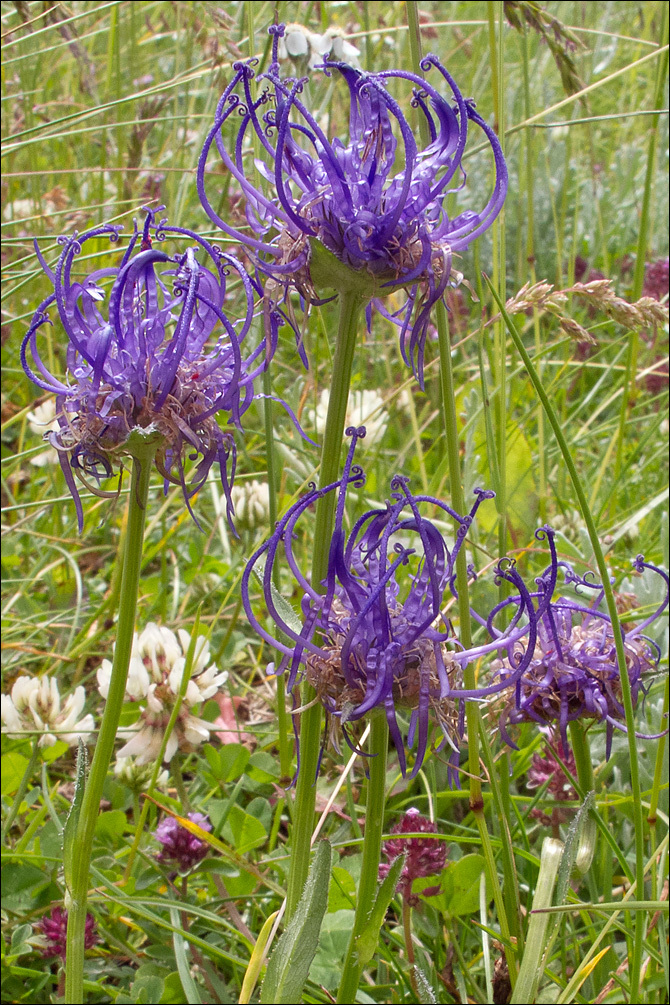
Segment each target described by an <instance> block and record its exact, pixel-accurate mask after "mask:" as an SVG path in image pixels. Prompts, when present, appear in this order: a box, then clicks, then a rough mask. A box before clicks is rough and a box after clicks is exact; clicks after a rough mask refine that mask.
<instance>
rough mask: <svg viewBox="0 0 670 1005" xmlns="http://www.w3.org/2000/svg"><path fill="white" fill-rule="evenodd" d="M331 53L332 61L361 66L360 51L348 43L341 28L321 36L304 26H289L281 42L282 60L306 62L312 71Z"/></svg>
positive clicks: (333, 28) (330, 29) (280, 54)
mask: <svg viewBox="0 0 670 1005" xmlns="http://www.w3.org/2000/svg"><path fill="white" fill-rule="evenodd" d="M329 53H330V56H331V58H332V59H335V60H344V61H345V62H347V63H350V64H351V65H352V66H360V63H359V62H358V57H359V56H360V54H361V53H360V50H359V49H357V48H356V46H355V45H352V44H351V42H347V40H346V37H345V35H344V32H343V31H342V29H341V28H336V27H331V28H328V29H327V30H326V31H325V32H324V34H323V35H319V34H318V33H317V32H315V31H310V30H309V28H305V26H304V25H302V24H287V25H286V30H285V32H284V36H283V38H280V40H279V51H278V54H279V58H280V59H287V58H289V59H293V60H295V61H296V62H299V63H304V62H305V60H306V61H307V65H308V67H309V69H310V70H313V69H314V67H315V66H317V65H318V64H319V63H321V62H323V60H324V58H325V57H326V56H327V55H328V54H329Z"/></svg>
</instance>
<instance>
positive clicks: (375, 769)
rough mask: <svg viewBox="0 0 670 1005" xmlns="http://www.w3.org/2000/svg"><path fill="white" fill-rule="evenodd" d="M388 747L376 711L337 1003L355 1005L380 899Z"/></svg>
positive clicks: (383, 719)
mask: <svg viewBox="0 0 670 1005" xmlns="http://www.w3.org/2000/svg"><path fill="white" fill-rule="evenodd" d="M388 743H389V729H388V723H387V721H386V715H385V713H384V712H383V711H377V712H375V713H373V714H372V715H371V717H370V743H369V747H368V751H369V753H370V757H369V759H368V765H369V770H370V780H369V782H368V787H367V788H368V791H367V801H366V804H365V836H364V838H363V863H362V865H361V880H360V883H359V886H358V896H357V897H356V914H355V915H354V927H353V929H352V932H351V938H350V940H349V947H348V949H347V955H346V957H345V960H344V968H343V971H342V982H341V984H340V987H339V990H338V992H337V1001H338V1002H353V1001H356V992H357V990H358V982H359V980H360V976H361V970H362V967H361V966H360V964H359V963H358V952H357V947H356V943H357V941H358V938H359V937H360V935H361V934H362V932H363V931H364V929H365V925H366V922H367V920H368V917H369V914H370V911H371V910H372V908H373V906H374V903H375V900H376V898H377V886H378V881H377V877H378V874H379V858H380V855H381V848H382V833H383V831H384V805H385V802H386V757H387V751H388Z"/></svg>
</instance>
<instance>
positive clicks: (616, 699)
mask: <svg viewBox="0 0 670 1005" xmlns="http://www.w3.org/2000/svg"><path fill="white" fill-rule="evenodd" d="M537 533H538V536H546V537H547V539H548V540H549V542H550V545H551V551H552V564H551V566H549V567H548V568H547V569H546V570H545V572H544V573H543V574H542V575H541V576H540V577H538V579H537V580H536V582H537V586H538V590H537V592H535V593H533V595H532V596H533V598H534V600H535V602H536V603H537V605H538V606H537V610H536V618H535V622H536V639H535V644H534V652H533V654H532V658H531V659H530V662H529V663H528V664H527V666H526V668H525V670H524V672H523V673H522V674H521V675H519V674H518V671H517V670H516V669H515V670H514V671H513V672H512V673H510V670H511V667H510V663H509V656H508V657H507V658H506V659H505V660H503V662H502V665H501V666H499V667H498V672H499V673H500V675H501V678H502V679H503V680H504V679H506V678H507V679H510V677H511V676H514V679H515V685H516V687H515V697H514V700H513V701H512V702H511V703H510V707H509V708H508V709H507V712H506V714H504V715H503V717H502V718H501V720H500V728H501V732H502V735H503V736H504V737H505V739H506V741H507V742H508V743H510V745H512V746H514V744H513V742H512V740H511V739H510V737H509V735H508V733H507V731H506V728H505V727H506V721H507V722H510V723H519V722H524V721H525V722H539V723H541V724H543V725H544V724H546V723H555V724H556V725H557V727H558V731H559V735H560V738H561V742H562V744H563V748H564V749H565V750H567V749H568V747H569V744H568V736H567V726H568V723H569V722H574V721H575V720H577V719H593V720H596V721H598V722H604V723H606V727H607V756H608V757H609V752H610V748H611V743H612V735H613V731H614V729H619V730H621V731H623V732H625V731H626V727H625V725H624V718H625V716H624V708H623V703H622V696H621V680H620V674H619V666H618V662H617V654H616V647H615V643H614V634H613V631H612V624H611V621H610V618H609V616H608V615H607V614H605V613H604V612H603V611H601V610H600V605H601V603H602V600H603V596H604V591H603V589H602V586H601V585H600V584H598V583H595V582H593V581H591V580H590V579H581V578H580V577H579V576H578V575H577V574H576V573H575V572H574V571H573V570H572V568H571V567H570V565H568V563H567V562H558V561H557V558H556V552H555V550H554V547H553V537H554V532H553V531H552V530H551V528H548V527H544V528H542V529H541V530H540V531H538V532H537ZM559 566H562V567H563V568H564V569H565V573H566V576H565V579H566V582H567V583H572V584H574V585H575V586H576V589H577V591H580V590H582V589H588V590H591V591H593V593H594V596H593V599H592V601H591V603H590V604H587V603H580V602H579V601H578V600H575V599H572V598H569V597H559V598H558V599H556V600H553V599H552V596H553V593H554V589H555V586H556V580H557V574H558V567H559ZM634 567H635V569H636V571H637V572H642V571H643V569H652V570H653V571H654V572H657V573H658V574H659V575H660V576H661V577H662V578H663V579H664V580H665V583H666V595H665V599H664V600H663V602H662V604H661V605H660V607H659V608H658V610H656V611H655V612H654V613H653V614H652V615H650V616H649V617H648V618H646V619H645V620H644V621H642V622H641V623H640V624H637V625H635V626H634V627H632V628H629V629H628V630H626V631H624V630H623V628H622V634H623V645H624V652H625V656H626V666H627V669H628V676H629V679H630V686H631V693H632V698H633V704H636V703H637V699H638V696H639V694H640V691H641V690H643V689H644V684H643V677H644V675H645V674H647V673H649V672H650V671H651V670H653V669H654V667H655V666H656V665H657V664H658V661H659V657H660V653H659V651H658V647H657V646H656V644H655V643H654V642H652V641H651V640H650V639H648V638H646V637H645V636H644V635H643V634H642V633H643V630H644V629H645V628H646V627H647V626H648V625H650V624H651V623H652V622H653V621H655V620H656V619H657V618H658V617H659V616H660V614H661V613H662V612H663V611H664V610H665V608H666V607H667V606H668V592H667V586H668V576H667V574H666V573H665V572H663V571H662V570H661V569H658V568H657V567H656V566H654V565H649V564H648V563H647V562H645V561H644V558H643V556H642V555H638V556H637V558H636V560H635V563H634ZM515 602H516V601H515V599H511V600H509V601H505V602H504V603H503V604H502V605H499V608H500V607H502V606H509V605H510V604H512V605H513V604H514V603H515ZM524 655H525V658H527V656H528V653H527V652H526V653H525V654H524ZM639 735H641V736H644V735H645V734H639Z"/></svg>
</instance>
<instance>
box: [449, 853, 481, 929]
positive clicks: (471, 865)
mask: <svg viewBox="0 0 670 1005" xmlns="http://www.w3.org/2000/svg"><path fill="white" fill-rule="evenodd" d="M485 867H486V862H485V860H484V856H483V855H464V856H463V858H459V859H458V861H457V862H453V863H452V864H451V865H450V866H449V867H448V868H447V869H446V870H445V872H444V875H443V877H442V884H441V885H442V893H443V896H444V909H445V911H446V913H447V914H450V915H453V916H454V917H460V916H461V915H464V914H476V913H477V912H478V911H479V877H480V876H481V874H482V873H483V872H484V869H485Z"/></svg>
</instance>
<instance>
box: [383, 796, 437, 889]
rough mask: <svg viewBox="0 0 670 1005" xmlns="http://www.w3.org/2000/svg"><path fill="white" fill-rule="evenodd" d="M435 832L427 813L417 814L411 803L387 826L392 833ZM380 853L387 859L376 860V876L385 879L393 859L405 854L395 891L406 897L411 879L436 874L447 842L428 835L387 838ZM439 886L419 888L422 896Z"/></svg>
mask: <svg viewBox="0 0 670 1005" xmlns="http://www.w3.org/2000/svg"><path fill="white" fill-rule="evenodd" d="M417 831H418V832H420V833H421V834H437V827H436V826H435V824H434V823H432V821H430V820H428V818H427V817H424V816H421V814H420V813H419V811H418V810H417V809H415V808H414V807H411V808H410V809H409V810H407V812H406V813H405V815H404V816H403V818H402V820H400V822H399V823H397V824H396V825H395V827H393V828H392V829H391V833H392V834H413V833H415V832H417ZM382 854H383V855H385V856H386V858H387V859H388V862H380V864H379V878H380V880H381V879H385V878H386V876H388V874H389V870H390V868H391V865H392V864H393V862H394V861H395V860H396V859H397V858H398V857H399V856H400V855H402V854H406V856H407V857H406V859H405V864H404V866H403V869H402V872H401V873H400V880H399V882H398V891H399V892H400V893H402V896H403V898H404V899H405V900H409V899H410V897H411V895H412V883H413V882H414V880H415V879H418V878H419V877H423V876H436V875H438V873H440V872H442V870H443V869H444V867H445V864H446V861H447V846H446V844H445V843H444V841H437V840H434V839H432V838H419V837H411V838H401V837H399V838H389V840H388V841H384V843H383V845H382ZM439 891H440V888H439V886H436V887H430V888H429V889H427V890H423V891H422V893H423V894H424V896H429V897H430V896H433V895H434V894H436V893H439Z"/></svg>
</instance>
